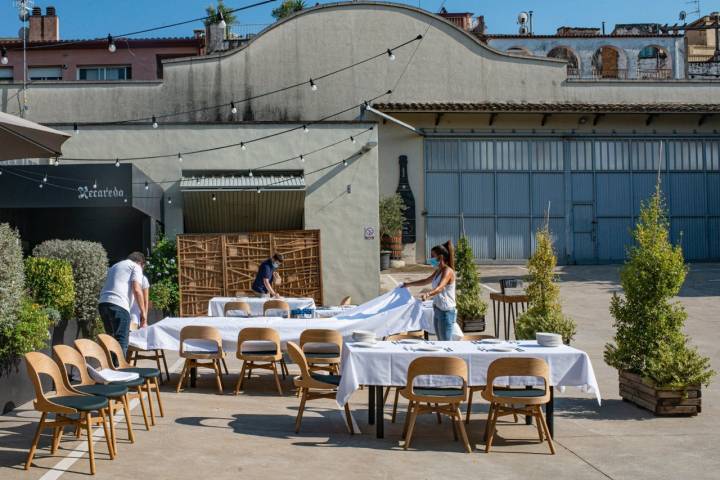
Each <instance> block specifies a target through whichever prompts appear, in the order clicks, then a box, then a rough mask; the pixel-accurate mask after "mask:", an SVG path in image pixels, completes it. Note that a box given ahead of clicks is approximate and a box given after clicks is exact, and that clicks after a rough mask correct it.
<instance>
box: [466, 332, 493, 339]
mask: <svg viewBox="0 0 720 480" xmlns="http://www.w3.org/2000/svg"><path fill="white" fill-rule="evenodd" d="M495 338H497V337H496V336H495V335H488V334H487V333H467V334H465V335H463V338H462V339H463V340H468V341H473V340H489V339H495Z"/></svg>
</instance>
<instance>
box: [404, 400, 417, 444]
mask: <svg viewBox="0 0 720 480" xmlns="http://www.w3.org/2000/svg"><path fill="white" fill-rule="evenodd" d="M413 408H414V404H413V401H412V400H410V402H409V403H408V411H407V413H406V414H405V423H404V425H403V431H402V438H403V440H404V439H405V438H406V437H407V430H408V425H409V424H410V414H411V413H412V410H413Z"/></svg>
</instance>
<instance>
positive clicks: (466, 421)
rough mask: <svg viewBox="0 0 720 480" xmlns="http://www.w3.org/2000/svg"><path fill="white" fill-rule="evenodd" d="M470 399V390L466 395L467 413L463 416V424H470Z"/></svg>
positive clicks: (471, 395)
mask: <svg viewBox="0 0 720 480" xmlns="http://www.w3.org/2000/svg"><path fill="white" fill-rule="evenodd" d="M472 399H473V391H472V389H470V393H469V394H468V401H467V413H466V414H465V423H467V424H469V423H470V413H471V412H472Z"/></svg>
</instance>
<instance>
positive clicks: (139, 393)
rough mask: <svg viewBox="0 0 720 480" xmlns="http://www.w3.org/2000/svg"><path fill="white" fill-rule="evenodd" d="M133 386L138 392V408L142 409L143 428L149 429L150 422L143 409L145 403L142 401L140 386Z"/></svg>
mask: <svg viewBox="0 0 720 480" xmlns="http://www.w3.org/2000/svg"><path fill="white" fill-rule="evenodd" d="M135 388H136V391H137V394H138V402H140V409H141V410H142V414H143V420H145V430H150V423H149V422H148V417H147V411H146V410H145V403H144V402H143V394H142V392H143V391H142V387H141V386H140V385H138V386H137V387H135Z"/></svg>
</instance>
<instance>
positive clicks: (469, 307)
mask: <svg viewBox="0 0 720 480" xmlns="http://www.w3.org/2000/svg"><path fill="white" fill-rule="evenodd" d="M455 269H456V273H457V290H458V292H457V313H458V320H459V321H460V325H461V326H462V328H463V331H465V330H467V331H484V330H485V312H487V303H486V302H485V301H484V300H483V299H482V298H481V297H480V293H481V292H480V275H479V274H478V271H477V267H476V265H475V256H474V255H473V251H472V247H471V246H470V241H469V240H468V238H467V237H465V236H462V237H460V240H459V241H458V244H457V250H456V252H455Z"/></svg>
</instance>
